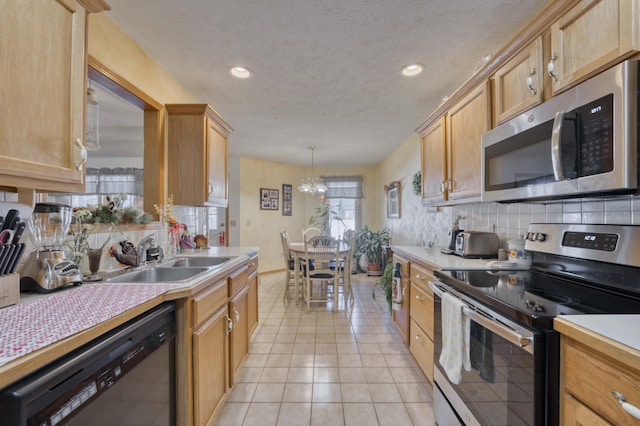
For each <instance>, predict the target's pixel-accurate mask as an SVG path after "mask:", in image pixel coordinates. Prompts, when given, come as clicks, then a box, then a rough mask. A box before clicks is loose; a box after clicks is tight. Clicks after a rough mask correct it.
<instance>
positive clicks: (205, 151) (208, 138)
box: [166, 104, 233, 207]
mask: <svg viewBox="0 0 640 426" xmlns="http://www.w3.org/2000/svg"><path fill="white" fill-rule="evenodd" d="M166 108H167V112H168V121H169V143H168V145H169V146H168V159H167V162H168V167H167V169H168V176H169V180H168V192H169V194H173V196H174V203H175V204H177V205H193V206H204V205H206V206H217V207H227V204H228V196H227V175H228V168H227V167H228V166H227V164H228V163H227V153H228V152H227V151H228V137H229V133H230V132H232V131H233V129H232V128H231V126H229V124H228V123H226V122H225V121H224V120H223V119H222V117H220V116H219V115H218V114H217V113H216V112H215V111H214V110H213V108H211V107H210V106H209V105H207V104H171V105H166Z"/></svg>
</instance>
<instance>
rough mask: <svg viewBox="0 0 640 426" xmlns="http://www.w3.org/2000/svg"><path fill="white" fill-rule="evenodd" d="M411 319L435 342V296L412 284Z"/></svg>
mask: <svg viewBox="0 0 640 426" xmlns="http://www.w3.org/2000/svg"><path fill="white" fill-rule="evenodd" d="M410 294H411V298H412V300H411V304H410V305H409V306H410V308H409V309H410V312H411V314H410V315H411V318H413V320H414V321H415V322H416V323H417V324H418V325H419V326H420V328H422V329H423V330H424V332H425V333H427V335H428V336H429V338H431V339H432V340H433V296H431V295H430V294H428V293H427V292H426V291H424V290H423V289H422V288H421V287H418V286H417V285H415V284H414V283H411V293H410Z"/></svg>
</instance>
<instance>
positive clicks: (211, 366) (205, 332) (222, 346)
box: [193, 305, 229, 425]
mask: <svg viewBox="0 0 640 426" xmlns="http://www.w3.org/2000/svg"><path fill="white" fill-rule="evenodd" d="M228 313H229V309H228V308H227V306H226V305H225V306H224V307H222V308H220V309H219V310H218V311H217V312H216V313H215V314H214V315H212V316H211V318H209V319H208V320H207V321H205V322H204V323H203V324H202V325H201V326H200V327H198V328H197V329H196V330H195V331H194V332H193V387H194V395H195V400H194V422H195V424H196V425H208V424H211V423H212V420H213V415H214V413H215V412H216V409H217V408H218V406H219V405H220V403H221V402H222V398H223V397H224V395H225V394H226V392H227V387H228V386H227V383H228V381H227V372H228V370H229V362H228V356H227V354H228V344H229V341H228V334H229V333H228V320H227V318H228Z"/></svg>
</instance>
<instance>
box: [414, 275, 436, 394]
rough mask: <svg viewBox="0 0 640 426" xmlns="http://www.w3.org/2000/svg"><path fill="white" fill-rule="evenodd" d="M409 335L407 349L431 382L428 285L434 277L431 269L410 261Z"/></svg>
mask: <svg viewBox="0 0 640 426" xmlns="http://www.w3.org/2000/svg"><path fill="white" fill-rule="evenodd" d="M410 273H411V275H410V281H411V308H410V310H409V312H410V316H411V336H410V338H409V351H410V352H411V354H412V355H413V357H414V358H415V359H416V361H417V362H418V365H419V366H420V368H421V369H422V371H423V372H424V374H425V376H427V378H428V379H429V381H431V383H433V356H434V349H433V334H434V307H433V304H434V301H433V292H432V291H431V289H430V288H429V286H428V282H429V281H430V280H433V279H435V278H434V276H433V269H431V268H428V267H427V266H422V265H418V264H417V263H415V262H411V267H410Z"/></svg>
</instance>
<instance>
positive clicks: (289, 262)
mask: <svg viewBox="0 0 640 426" xmlns="http://www.w3.org/2000/svg"><path fill="white" fill-rule="evenodd" d="M280 240H281V241H282V257H283V259H284V270H285V274H286V276H285V278H286V281H285V287H284V296H283V299H284V300H286V299H287V297H288V296H289V292H290V291H291V289H292V288H293V289H294V294H295V288H294V286H295V279H296V270H295V261H294V259H293V256H291V252H290V251H289V232H288V231H287V230H286V229H282V230H280Z"/></svg>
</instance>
